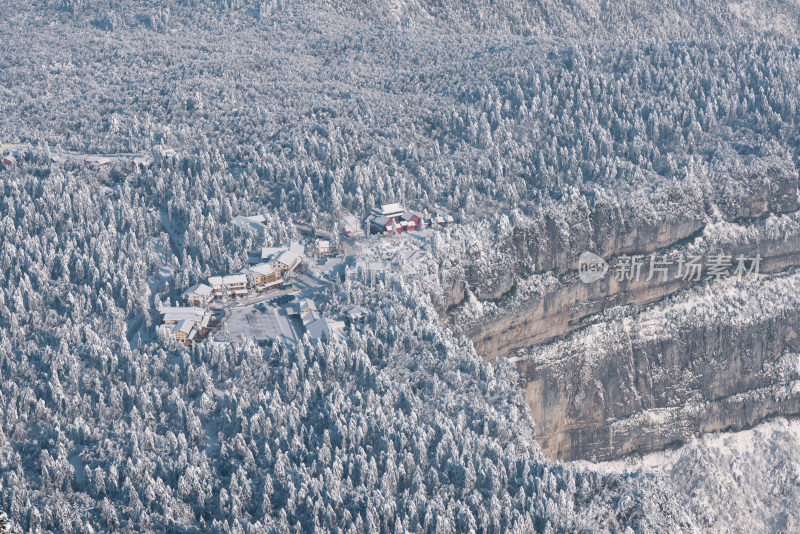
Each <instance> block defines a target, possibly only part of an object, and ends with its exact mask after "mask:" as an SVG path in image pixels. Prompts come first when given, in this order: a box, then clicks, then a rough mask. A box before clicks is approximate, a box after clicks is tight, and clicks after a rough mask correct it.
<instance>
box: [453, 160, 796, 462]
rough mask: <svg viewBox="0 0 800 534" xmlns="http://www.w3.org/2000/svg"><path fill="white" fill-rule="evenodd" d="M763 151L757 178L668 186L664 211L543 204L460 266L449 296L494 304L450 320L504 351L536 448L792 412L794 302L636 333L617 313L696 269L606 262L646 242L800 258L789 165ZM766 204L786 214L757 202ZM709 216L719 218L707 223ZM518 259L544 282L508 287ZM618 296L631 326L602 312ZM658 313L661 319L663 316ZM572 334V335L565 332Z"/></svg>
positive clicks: (608, 444)
mask: <svg viewBox="0 0 800 534" xmlns="http://www.w3.org/2000/svg"><path fill="white" fill-rule="evenodd" d="M762 164H763V165H764V166H765V168H762V169H759V170H758V172H757V173H758V174H759V175H760V176H764V175H767V176H769V177H770V178H769V179H767V180H754V179H752V176H744V175H743V176H739V178H740V179H737V180H733V181H727V182H724V183H725V185H724V186H720V187H717V186H714V185H710V184H711V183H714V182H706V183H705V185H704V186H703V187H704V188H705V189H703V187H700V188H699V189H698V191H699V193H698V194H697V199H705V200H704V201H703V200H698V202H696V203H694V204H693V202H692V198H691V194H689V193H687V191H691V188H683V189H680V191H679V194H680V195H682V197H681V198H680V199H678V201H676V203H677V205H680V206H682V209H681V211H680V213H678V214H677V216H669V213H665V216H664V217H663V218H658V217H653V218H647V217H642V216H637V217H633V218H631V217H627V218H626V217H625V213H626V210H625V207H624V206H620V205H619V204H618V203H617V202H615V201H613V200H611V199H604V198H598V199H596V200H595V203H594V205H593V206H592V208H591V209H590V208H586V209H576V210H573V211H571V212H569V213H567V214H566V215H565V216H564V218H563V219H562V220H556V219H552V218H548V217H543V218H541V219H540V220H539V221H538V222H536V223H531V224H529V225H527V226H526V225H517V226H516V227H515V228H514V232H513V234H512V236H511V237H510V243H511V245H510V246H507V247H506V248H507V250H506V258H507V259H508V258H513V259H511V260H510V261H508V262H507V263H506V264H503V265H499V266H498V267H497V268H496V269H494V270H493V271H492V273H491V276H487V273H486V269H485V267H483V268H475V267H473V266H466V267H464V268H463V270H462V271H460V272H459V284H458V285H457V286H454V290H453V291H451V292H450V293H449V294H448V295H447V300H448V302H447V305H448V306H449V305H454V304H456V303H458V302H459V301H461V300H464V297H465V296H469V297H470V298H471V299H472V300H475V301H476V302H481V301H482V302H483V303H487V302H489V301H491V300H499V302H498V303H492V305H491V306H488V307H486V308H488V309H491V310H493V311H492V313H488V314H487V313H485V307H484V306H483V305H480V306H479V308H480V312H479V313H478V314H477V316H476V317H475V318H474V320H471V321H464V320H461V319H463V316H460V317H459V318H458V319H457V320H456V321H453V327H454V328H455V329H456V330H460V331H461V332H462V333H464V334H466V335H467V336H468V337H469V338H471V339H472V341H473V343H474V345H475V348H476V350H477V351H478V353H479V354H481V355H482V356H483V357H484V358H485V359H486V360H493V359H496V358H500V357H508V358H512V359H513V360H514V361H515V362H516V363H517V366H518V367H519V369H520V372H521V377H522V386H523V388H524V390H525V395H526V399H527V402H528V404H529V406H530V408H531V411H532V413H533V416H534V420H535V421H536V422H537V434H538V435H539V438H540V443H541V445H542V448H543V450H544V451H545V453H546V454H548V455H550V456H551V457H553V458H561V459H563V460H571V459H579V458H586V459H597V460H604V459H611V458H615V457H619V456H623V455H625V454H629V453H631V452H635V451H641V452H645V451H652V450H657V449H660V448H664V447H667V446H669V445H670V444H671V443H674V442H681V441H684V440H686V439H687V438H688V437H689V436H691V435H693V434H696V433H703V432H710V431H715V430H721V429H728V428H733V429H736V428H743V427H748V426H751V425H753V424H756V423H758V422H759V421H761V420H762V419H764V418H766V417H769V416H771V415H777V414H796V413H800V401H798V394H800V382H796V380H797V379H798V373H797V369H798V368H799V367H800V366H798V365H795V364H794V363H793V362H796V361H797V357H796V356H794V354H795V353H796V352H798V351H800V349H798V347H797V346H796V345H797V338H798V334H797V332H798V330H797V327H798V326H799V325H798V320H797V319H796V309H795V308H794V307H792V306H794V304H792V305H791V306H788V305H787V306H785V307H783V308H780V309H777V308H776V309H773V315H761V316H760V319H759V321H758V322H753V321H750V320H749V319H748V317H749V316H751V315H752V314H753V313H754V310H742V312H741V313H740V314H739V315H738V316H735V317H733V316H732V317H731V318H730V320H729V321H727V322H725V321H722V322H718V323H713V324H710V323H704V322H702V321H701V322H699V323H697V324H689V323H687V324H683V325H682V326H681V328H680V329H671V330H669V331H666V330H665V332H664V333H662V335H660V336H657V337H648V336H641V335H640V334H639V333H637V332H638V331H637V330H636V328H638V327H633V326H630V325H632V324H634V323H637V321H640V322H641V321H644V319H642V317H644V314H645V313H646V312H641V311H640V310H642V309H643V308H644V307H645V306H653V305H655V306H656V308H654V309H656V310H659V309H661V308H659V306H661V304H656V303H659V302H660V301H663V300H664V299H669V298H670V297H671V298H681V297H682V296H684V295H688V294H693V292H696V291H699V290H700V287H698V286H702V287H705V286H706V285H707V283H706V282H705V281H700V282H693V281H686V280H681V279H680V277H676V273H675V271H676V270H677V266H676V265H675V264H673V265H672V266H671V268H670V271H669V273H668V275H667V277H666V279H665V280H664V281H662V280H658V279H653V280H650V281H648V280H646V268H645V269H643V272H644V273H645V276H642V277H640V279H639V280H638V281H637V280H617V279H616V278H615V277H614V276H613V275H612V272H613V269H614V266H615V263H616V262H618V261H619V256H621V255H627V254H631V255H633V254H647V253H650V252H651V251H657V253H658V254H659V255H661V254H667V255H671V257H673V258H674V257H676V255H701V256H704V257H708V256H709V255H711V254H714V253H718V252H724V253H725V254H730V255H731V256H733V257H734V258H735V257H736V256H738V255H739V254H742V255H744V256H746V257H754V256H756V255H759V256H760V257H761V265H760V271H761V273H780V272H783V271H785V270H787V269H790V268H792V267H794V266H798V265H800V213H798V212H797V209H798V197H797V178H796V173H795V172H793V169H786V168H784V167H783V166H782V165H780V164H777V163H774V162H766V163H764V162H762ZM717 170H718V171H719V172H745V174H746V173H747V172H751V174H752V170H751V171H741V170H740V169H739V170H736V169H733V170H731V169H727V168H725V167H724V166H723V167H722V169H717ZM709 199H714V202H713V203H711V204H710V203H709V202H708V200H709ZM666 200H668V199H665V206H667V207H668V206H669V202H666ZM672 201H675V199H672ZM666 212H668V209H667V210H666ZM776 213H789V215H782V216H778V217H776V216H774V215H772V216H768V214H776ZM714 218H715V219H716V220H717V221H719V222H717V223H714V224H709V223H708V221H709V220H710V219H714ZM724 221H728V222H724ZM731 221H736V222H735V223H734V222H731ZM566 227H568V228H570V229H572V231H569V232H566V231H564V228H566ZM583 250H590V251H594V252H596V253H598V254H599V255H600V256H602V257H604V258H606V259H608V260H609V262H610V263H611V270H612V272H609V273H608V274H607V275H606V277H605V278H604V279H602V280H599V281H597V282H593V283H591V284H585V283H583V282H581V281H580V280H579V279H578V277H577V274H576V273H575V272H574V269H575V268H577V256H578V255H579V254H580V252H581V251H583ZM526 269H527V271H526ZM571 270H572V271H571ZM526 272H527V273H528V276H530V277H531V278H535V277H536V276H537V275H536V274H535V273H541V272H545V273H549V276H550V283H547V284H544V283H541V284H538V285H537V284H533V285H534V286H537V287H539V288H540V289H536V290H534V291H532V292H530V293H525V294H524V295H523V297H519V296H515V292H516V291H517V289H518V285H520V284H521V283H522V278H524V273H526ZM752 291H753V288H752V287H750V286H748V287H746V288H744V289H742V291H741V292H740V293H739V297H738V298H740V299H742V300H743V301H747V300H748V299H751V298H752V297H753V293H752ZM786 291H788V290H786ZM786 291H781V290H779V289H776V288H773V290H772V293H771V297H772V298H774V299H777V301H779V302H784V301H785V299H786V298H788V296H787V292H786ZM792 291H794V289H792ZM798 293H800V292H798ZM784 304H785V302H784ZM621 306H622V307H627V309H628V310H633V311H632V312H631V313H632V315H631V317H628V318H626V319H625V320H626V321H627V323H626V324H628V325H629V330H630V329H633V333H631V331H626V330H622V331H620V330H619V324H618V318H614V317H611V318H609V317H608V316H607V315H604V311H605V310H609V309H613V308H615V307H621ZM718 315H719V314H718ZM647 320H650V321H652V320H653V319H652V318H650V319H647ZM660 321H661V323H663V326H664V328H669V324H670V320H665V319H663V318H662V319H660ZM645 322H646V321H645ZM661 323H659V324H661ZM641 324H645V323H641ZM640 326H641V325H640ZM597 329H600V331H607V332H614V333H615V334H614V336H615V337H614V338H613V341H614V343H609V344H607V346H604V347H601V348H598V347H596V346H594V344H593V343H592V342H590V341H591V340H590V339H589V338H587V337H586V336H589V334H587V332H590V333H593V334H592V335H595V334H597V332H598V330H597ZM565 336H569V337H567V339H566V340H563V338H564V337H565ZM575 340H582V341H580V342H582V343H584V345H583V346H581V347H580V348H575V346H573V345H569V343H578V341H575ZM544 348H547V349H548V350H550V351H551V352H548V354H549V355H548V357H547V358H543V357H542V356H541V354H542V353H541V352H540V351H541V350H543V349H544ZM553 351H555V352H553ZM555 354H558V355H557V356H556V355H555ZM587 362H591V363H587Z"/></svg>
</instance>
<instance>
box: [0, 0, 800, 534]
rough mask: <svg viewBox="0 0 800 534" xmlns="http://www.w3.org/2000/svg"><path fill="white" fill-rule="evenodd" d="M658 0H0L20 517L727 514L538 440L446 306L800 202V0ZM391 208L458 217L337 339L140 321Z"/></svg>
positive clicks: (247, 519)
mask: <svg viewBox="0 0 800 534" xmlns="http://www.w3.org/2000/svg"><path fill="white" fill-rule="evenodd" d="M667 4H669V5H665V3H662V2H654V1H652V2H651V1H645V2H638V3H635V4H630V3H628V2H621V1H613V2H607V3H605V4H604V5H603V6H602V7H601V6H599V5H597V4H594V3H592V2H576V3H571V4H569V5H562V4H560V3H555V2H549V1H537V2H525V1H522V0H507V1H503V2H496V3H487V2H478V1H473V2H463V3H462V2H452V1H445V2H383V1H381V0H378V1H371V2H366V3H359V2H332V1H327V2H319V3H312V2H307V1H288V0H272V1H252V0H219V1H216V0H174V1H171V0H164V1H154V0H153V1H148V0H135V1H131V2H117V1H114V0H47V1H45V0H38V1H32V2H22V1H20V0H8V1H7V2H5V3H4V5H3V13H2V17H0V142H1V143H28V144H30V145H31V146H32V147H34V149H31V150H29V151H23V153H21V154H19V157H18V158H16V162H15V164H13V165H8V166H0V189H1V190H0V193H1V195H0V511H3V512H5V513H6V514H7V516H8V519H9V525H8V526H6V527H4V526H3V525H2V521H3V519H0V532H2V531H3V530H2V529H3V528H7V529H8V530H10V531H13V529H19V530H20V531H24V532H106V531H114V530H119V531H127V532H143V531H157V532H160V531H171V532H208V531H210V532H237V533H238V532H246V533H255V532H282V533H283V532H328V531H343V532H353V533H364V532H370V533H371V532H393V533H394V532H423V531H425V532H498V533H499V532H579V531H585V532H605V531H609V532H617V531H626V529H631V530H633V531H636V532H680V531H686V532H690V531H693V530H695V529H697V528H711V525H712V524H713V525H714V526H715V527H716V526H719V523H718V522H712V521H711V520H708V518H707V515H704V512H703V505H701V504H698V502H696V501H692V499H693V496H692V494H691V493H689V492H684V491H674V485H675V484H680V483H681V481H680V480H678V481H676V480H675V479H673V478H671V477H670V475H669V474H668V473H667V474H664V473H661V474H659V473H650V472H642V471H634V472H624V473H601V472H599V471H596V470H594V469H592V468H584V467H578V466H570V465H565V464H561V463H558V462H553V461H550V460H547V459H545V458H544V456H543V455H542V453H541V451H540V450H539V446H538V445H537V443H536V441H535V439H534V431H535V421H533V420H532V418H531V416H530V411H529V410H528V407H527V406H526V405H525V402H524V399H523V397H522V394H521V392H520V390H519V388H518V383H517V382H518V375H517V373H516V371H515V370H514V368H513V366H512V365H510V364H508V363H504V362H500V363H498V364H487V363H484V362H483V361H482V360H481V358H480V357H479V356H478V355H477V354H476V352H475V350H474V348H473V346H472V343H471V342H470V341H469V340H466V339H464V338H459V337H456V336H455V335H454V334H453V333H452V331H451V330H450V329H449V327H448V325H447V323H446V322H445V321H444V320H443V319H442V318H441V312H442V311H443V310H444V309H445V308H447V306H448V305H450V304H453V303H452V302H450V301H449V300H448V299H449V297H448V294H449V291H450V289H451V288H452V287H453V286H454V284H456V283H458V282H460V281H462V280H467V281H468V283H469V284H470V286H471V287H473V288H474V289H476V291H477V290H478V289H479V287H478V286H479V285H480V281H492V280H495V279H501V278H503V277H504V276H506V275H507V274H508V273H511V274H512V275H513V276H522V277H529V276H531V275H533V274H535V273H539V272H542V271H548V270H550V269H556V270H564V269H568V268H569V267H570V265H571V263H572V262H573V261H574V258H575V256H576V255H577V254H579V253H580V252H581V251H582V250H584V249H586V248H591V247H592V246H598V247H605V248H607V249H608V250H612V249H614V247H615V246H616V241H614V242H612V241H611V240H606V238H605V237H604V236H605V235H606V232H607V230H608V228H609V227H611V226H613V227H616V228H622V229H626V228H627V229H631V228H636V227H639V226H641V225H652V224H655V223H657V222H658V223H660V222H663V221H667V222H670V221H673V222H680V221H685V220H701V219H703V218H704V217H706V216H707V215H708V214H709V212H710V211H714V215H715V216H716V217H718V218H719V219H720V220H729V221H732V220H738V219H740V218H742V217H756V216H759V215H761V214H762V212H763V213H766V212H773V213H778V212H787V211H792V210H796V209H797V206H796V201H797V198H796V186H797V171H796V161H797V157H798V155H800V154H799V153H798V150H800V143H798V141H800V134H798V131H799V130H798V113H797V106H798V104H800V85H798V84H797V80H798V78H799V77H800V46H798V42H797V41H796V40H795V38H794V37H795V36H796V35H798V30H800V27H799V26H800V24H798V20H800V19H799V18H798V17H800V12H799V11H798V9H797V8H796V7H795V6H794V4H786V3H783V2H778V1H763V2H744V3H740V4H725V3H718V2H711V1H699V2H688V1H683V0H679V1H677V2H672V3H667ZM159 147H160V148H159ZM164 147H167V148H169V149H171V150H174V152H172V151H168V150H163V148H164ZM62 150H64V151H71V152H75V153H81V154H106V153H123V152H124V153H128V152H130V153H146V154H150V155H152V156H153V160H154V161H153V164H152V165H151V166H149V167H142V168H135V169H128V168H120V167H118V166H109V167H104V168H99V169H97V168H91V167H87V166H84V165H77V164H74V163H73V162H54V161H52V158H50V157H48V154H49V153H50V152H51V151H62ZM790 193H794V195H792V194H790ZM753 199H759V202H761V200H762V199H763V207H761V208H759V207H755V208H754V206H753V202H752V201H753ZM388 202H407V203H409V204H415V205H424V204H428V203H434V202H435V203H439V204H441V205H443V206H446V207H447V208H449V209H450V211H451V212H452V213H453V214H454V215H455V217H456V220H457V222H458V223H459V224H458V226H454V227H451V228H448V229H446V230H444V231H441V232H437V233H435V234H434V235H433V236H432V237H431V238H430V242H429V243H428V249H429V250H430V252H431V256H430V258H429V259H428V260H427V262H428V265H427V273H428V274H429V275H430V276H427V277H424V278H421V279H418V280H416V279H415V280H408V279H406V278H404V277H403V276H402V273H399V274H397V273H396V274H390V275H387V276H384V277H379V278H377V279H376V278H374V277H369V276H366V275H365V274H364V273H362V272H358V271H355V270H347V271H346V274H345V276H344V277H343V279H342V280H340V281H338V282H337V284H336V286H335V287H334V288H333V289H332V290H331V291H330V293H329V295H330V299H331V301H330V302H329V303H328V305H330V306H332V307H336V306H340V307H341V306H345V305H359V306H362V307H364V308H365V309H368V310H371V311H370V314H369V318H368V323H367V326H368V327H367V328H365V329H364V331H363V332H357V331H356V332H354V333H353V334H352V335H351V337H350V339H349V341H348V342H347V343H340V342H330V343H324V344H317V345H311V344H310V343H307V342H304V343H302V344H300V345H299V346H297V347H284V346H280V345H276V346H273V347H268V348H264V347H260V346H256V345H254V344H251V343H248V344H244V345H227V346H221V345H212V344H198V345H194V346H192V347H190V348H186V347H184V346H182V345H179V344H178V343H169V342H164V341H148V339H156V338H155V337H148V336H144V339H145V340H144V341H143V336H141V334H140V332H141V331H143V330H145V331H152V329H153V328H154V327H155V325H156V324H157V321H158V314H157V312H156V310H157V307H158V305H159V304H160V303H162V302H166V301H171V302H174V301H175V300H176V299H177V298H178V296H179V295H180V293H181V291H182V290H184V289H185V288H187V287H189V286H190V285H192V284H195V283H198V282H200V281H201V280H204V279H206V278H207V277H208V276H210V275H212V274H216V273H221V272H233V271H235V270H237V269H240V268H241V267H243V266H244V265H246V264H247V253H248V251H252V250H254V249H257V248H258V247H261V246H264V245H272V244H276V243H281V242H283V241H286V240H288V239H302V235H301V231H300V229H299V228H298V225H303V226H304V227H307V226H311V227H314V228H321V229H324V230H326V231H330V230H332V229H333V228H334V224H335V222H336V219H337V217H338V216H339V215H341V214H342V213H344V212H346V211H347V212H352V213H353V214H355V215H356V216H357V217H358V218H359V219H363V218H364V216H365V215H366V214H367V213H368V212H369V210H370V209H371V208H372V207H373V206H375V205H378V204H381V203H388ZM759 206H760V204H759ZM759 209H762V212H759V211H758V210H759ZM265 212H266V213H270V214H272V215H275V217H274V218H273V220H272V223H271V225H270V226H269V228H268V232H267V235H266V236H264V237H261V236H256V235H254V234H252V233H249V232H247V231H245V230H243V229H241V228H239V227H237V226H235V225H232V224H230V221H231V219H233V218H234V217H235V216H237V215H250V214H254V213H265ZM165 271H166V272H168V273H170V274H169V276H166V277H165V276H164V274H163V273H164V272H165ZM709 499H711V497H709ZM708 506H711V504H709V505H708ZM0 518H2V515H0ZM714 521H717V519H716V516H715V518H714Z"/></svg>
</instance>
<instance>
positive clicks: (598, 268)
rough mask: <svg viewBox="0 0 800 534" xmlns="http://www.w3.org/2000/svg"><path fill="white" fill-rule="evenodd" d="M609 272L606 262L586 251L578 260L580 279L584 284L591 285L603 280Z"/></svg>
mask: <svg viewBox="0 0 800 534" xmlns="http://www.w3.org/2000/svg"><path fill="white" fill-rule="evenodd" d="M607 272H608V263H606V260H604V259H603V258H601V257H600V256H598V255H597V254H594V253H592V252H589V251H586V252H584V253H583V254H581V255H580V257H579V258H578V277H579V278H580V279H581V282H583V283H584V284H591V283H592V282H595V281H597V280H600V279H601V278H603V277H604V276H605V275H606V273H607Z"/></svg>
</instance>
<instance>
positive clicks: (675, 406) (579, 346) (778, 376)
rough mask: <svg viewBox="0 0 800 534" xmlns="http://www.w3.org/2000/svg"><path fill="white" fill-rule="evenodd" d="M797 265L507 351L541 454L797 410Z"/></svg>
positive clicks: (600, 447) (669, 439) (596, 449)
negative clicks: (518, 353)
mask: <svg viewBox="0 0 800 534" xmlns="http://www.w3.org/2000/svg"><path fill="white" fill-rule="evenodd" d="M798 295H800V276H799V275H796V274H792V275H787V276H778V277H776V278H774V279H771V280H768V281H762V282H761V283H749V284H744V283H739V284H738V287H737V285H736V284H734V283H732V282H731V281H724V282H720V283H717V284H714V285H712V286H711V287H707V288H697V289H696V290H692V291H690V292H688V294H686V295H682V296H681V297H680V298H677V299H675V300H674V302H669V303H666V304H664V305H660V306H656V307H655V308H652V309H650V310H647V311H646V312H643V313H638V314H632V315H631V316H627V317H619V316H618V317H614V316H613V314H610V315H606V316H605V317H604V318H603V320H602V321H601V322H600V323H598V324H596V325H593V326H591V327H590V328H587V329H585V330H583V331H581V332H579V333H576V334H575V335H574V336H572V337H571V338H570V339H568V340H563V341H560V342H556V343H553V344H551V345H548V346H546V347H539V348H533V349H532V350H531V352H530V353H529V354H528V355H526V356H525V357H523V358H520V359H519V360H518V361H517V365H518V367H519V369H520V372H521V375H522V379H523V381H524V389H525V396H526V399H527V401H528V404H529V406H530V408H531V412H532V414H533V417H534V420H535V421H536V433H537V439H538V440H539V443H540V444H541V446H542V449H543V451H544V452H545V453H546V454H547V455H548V456H550V457H553V458H560V459H562V460H572V459H578V458H582V459H596V460H607V459H612V458H616V457H619V456H623V455H625V454H628V453H631V452H635V451H642V452H644V451H652V450H657V449H661V448H664V447H666V446H669V445H670V444H672V443H675V442H683V441H685V440H687V439H688V438H690V437H691V436H692V435H695V434H698V433H704V432H711V431H717V430H724V429H741V428H745V427H749V426H752V425H754V424H756V423H758V422H760V421H762V420H763V419H764V418H766V417H769V416H772V415H778V414H783V415H790V414H798V413H800V354H798V353H797V352H798V350H800V336H798V332H800V315H798V311H800V298H799V297H798Z"/></svg>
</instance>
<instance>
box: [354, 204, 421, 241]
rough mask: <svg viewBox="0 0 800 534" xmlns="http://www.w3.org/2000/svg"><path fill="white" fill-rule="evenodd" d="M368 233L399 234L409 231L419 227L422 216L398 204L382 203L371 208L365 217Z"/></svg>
mask: <svg viewBox="0 0 800 534" xmlns="http://www.w3.org/2000/svg"><path fill="white" fill-rule="evenodd" d="M367 219H368V220H369V228H370V233H373V234H399V233H400V232H409V231H411V230H416V229H418V228H419V227H420V224H421V222H422V217H421V216H420V215H419V214H417V213H414V212H413V211H408V210H406V209H405V208H404V207H403V206H401V205H400V204H384V205H383V206H381V207H375V208H372V212H371V213H370V214H369V217H368V218H367Z"/></svg>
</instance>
